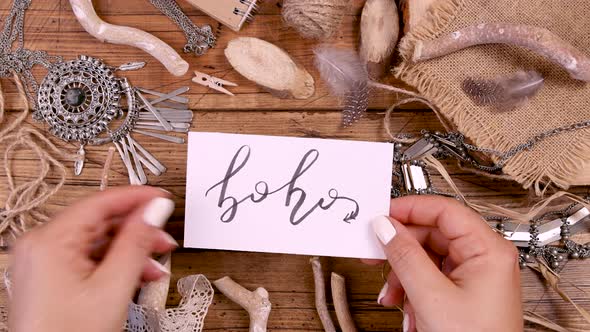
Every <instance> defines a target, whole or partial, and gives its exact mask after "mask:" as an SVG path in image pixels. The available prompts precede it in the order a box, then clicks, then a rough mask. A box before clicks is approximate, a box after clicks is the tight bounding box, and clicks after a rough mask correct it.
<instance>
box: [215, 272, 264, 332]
mask: <svg viewBox="0 0 590 332" xmlns="http://www.w3.org/2000/svg"><path fill="white" fill-rule="evenodd" d="M213 284H214V285H215V287H217V289H219V291H220V292H221V293H223V295H225V296H227V297H228V298H229V299H230V300H232V301H233V302H235V303H237V304H239V305H240V306H241V307H242V308H244V309H245V310H246V311H247V312H248V314H249V315H250V332H265V331H266V325H267V324H268V316H269V315H270V309H271V306H272V305H271V303H270V301H269V299H268V292H267V291H266V289H264V288H262V287H259V288H257V289H256V290H255V291H253V292H251V291H249V290H247V289H246V288H244V287H242V286H240V285H239V284H238V283H236V282H235V281H233V280H232V279H231V278H230V277H223V278H221V279H219V280H216V281H214V282H213Z"/></svg>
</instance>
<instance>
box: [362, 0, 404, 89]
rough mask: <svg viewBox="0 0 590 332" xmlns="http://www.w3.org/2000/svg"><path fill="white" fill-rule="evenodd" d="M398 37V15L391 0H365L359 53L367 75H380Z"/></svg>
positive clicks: (389, 60) (385, 67) (386, 65)
mask: <svg viewBox="0 0 590 332" xmlns="http://www.w3.org/2000/svg"><path fill="white" fill-rule="evenodd" d="M398 38H399V15H398V11H397V7H396V5H395V1H393V0H367V2H366V4H365V7H364V8H363V14H362V16H361V47H360V55H361V58H362V59H363V61H364V62H365V63H366V64H367V70H368V72H369V76H370V77H371V78H373V79H377V78H380V77H382V76H383V75H384V74H385V73H386V72H387V70H388V69H389V66H390V65H391V60H392V56H393V52H394V50H395V46H396V45H397V40H398Z"/></svg>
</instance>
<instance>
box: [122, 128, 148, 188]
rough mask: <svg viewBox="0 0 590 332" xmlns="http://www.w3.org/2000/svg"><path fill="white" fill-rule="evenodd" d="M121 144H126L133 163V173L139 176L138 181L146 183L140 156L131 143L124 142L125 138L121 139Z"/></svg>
mask: <svg viewBox="0 0 590 332" xmlns="http://www.w3.org/2000/svg"><path fill="white" fill-rule="evenodd" d="M127 137H129V135H127ZM122 141H123V144H125V145H126V147H127V148H128V150H129V153H130V154H131V157H133V163H134V164H135V173H136V174H137V177H138V178H139V182H140V183H141V184H147V176H146V175H145V172H144V170H143V166H142V165H141V161H140V159H141V156H140V155H139V154H138V153H137V151H135V147H134V146H133V144H128V143H127V142H125V138H123V139H122Z"/></svg>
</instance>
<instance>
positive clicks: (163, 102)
mask: <svg viewBox="0 0 590 332" xmlns="http://www.w3.org/2000/svg"><path fill="white" fill-rule="evenodd" d="M30 4H31V0H14V2H13V4H12V8H11V10H10V12H9V14H8V16H7V17H6V20H5V23H4V29H3V30H2V32H1V33H0V77H8V76H10V75H11V74H12V73H17V74H18V75H19V76H20V77H21V78H22V79H23V81H24V82H25V85H26V93H27V97H28V98H29V99H30V100H31V104H32V105H36V108H35V110H34V112H33V118H34V119H36V120H38V121H44V122H45V123H47V125H48V126H49V132H50V133H51V134H53V135H55V136H56V137H58V138H60V139H61V140H63V141H66V142H78V143H79V144H80V148H79V149H78V154H79V155H80V158H79V160H78V161H77V162H76V163H75V165H74V173H75V174H76V175H79V174H81V172H82V168H83V167H84V157H85V155H86V151H85V149H84V147H85V146H86V145H103V144H107V143H111V142H112V143H113V144H114V145H115V147H116V148H117V150H118V152H119V155H120V156H121V159H122V160H123V163H124V164H125V167H126V168H127V171H128V174H129V181H130V182H131V184H145V183H147V176H146V174H145V171H144V167H145V168H147V169H148V170H149V171H150V172H152V173H153V174H155V175H160V174H162V173H164V172H165V171H166V167H165V166H164V165H162V163H161V162H160V161H158V159H156V158H155V157H154V156H153V155H152V154H151V153H149V152H148V151H147V150H146V149H145V148H144V147H143V146H141V145H140V144H139V143H138V142H137V140H135V138H134V137H133V134H135V133H136V134H141V135H145V136H150V137H153V138H158V139H161V140H165V141H168V142H173V143H184V139H183V138H181V137H176V136H172V135H169V134H168V133H169V132H188V129H189V128H190V124H191V122H192V118H193V114H192V111H190V110H189V109H188V98H184V97H181V96H180V95H181V94H183V93H184V92H186V91H188V88H181V89H178V90H176V91H173V92H171V93H169V94H164V93H159V92H156V91H151V90H146V89H140V88H134V87H132V86H131V84H130V83H129V82H128V81H127V79H126V78H124V77H123V78H121V77H117V76H116V73H117V72H121V71H128V70H138V69H141V68H143V67H144V66H145V63H142V62H134V63H128V64H124V65H122V66H119V67H110V66H107V65H106V64H105V63H103V62H102V61H101V60H99V59H95V58H92V57H89V56H84V55H81V56H79V58H78V59H75V60H71V61H63V60H62V59H61V58H59V57H51V56H48V55H47V53H46V52H43V51H31V50H27V49H25V48H24V17H25V13H26V10H27V9H28V8H29V6H30ZM15 43H16V45H13V44H15ZM13 47H14V50H13ZM36 64H41V65H43V66H44V67H46V68H47V69H48V73H47V75H46V76H45V78H44V79H43V82H42V83H41V84H40V85H38V84H37V82H36V80H35V78H34V77H33V75H32V73H31V69H32V67H33V66H34V65H36ZM148 95H151V96H154V97H147V96H148ZM150 98H151V99H150ZM125 110H126V111H125ZM117 120H120V121H118V122H120V123H119V124H118V126H117V127H116V128H111V127H112V126H114V125H115V123H116V121H117Z"/></svg>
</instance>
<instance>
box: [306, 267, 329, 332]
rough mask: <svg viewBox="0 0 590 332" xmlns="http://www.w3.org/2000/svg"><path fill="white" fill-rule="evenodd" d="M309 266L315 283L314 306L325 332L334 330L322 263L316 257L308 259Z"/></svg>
mask: <svg viewBox="0 0 590 332" xmlns="http://www.w3.org/2000/svg"><path fill="white" fill-rule="evenodd" d="M309 262H310V263H311V268H312V269H313V281H314V284H315V308H316V310H317V312H318V315H319V316H320V321H321V322H322V325H323V326H324V331H326V332H336V327H334V322H332V318H331V317H330V312H329V311H328V305H327V304H326V282H325V281H324V271H322V263H320V259H319V258H318V257H314V258H312V259H310V260H309Z"/></svg>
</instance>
